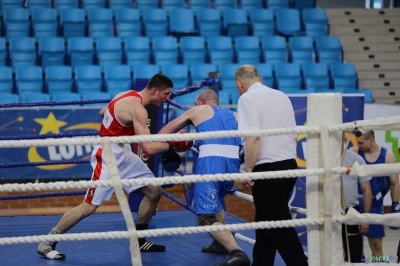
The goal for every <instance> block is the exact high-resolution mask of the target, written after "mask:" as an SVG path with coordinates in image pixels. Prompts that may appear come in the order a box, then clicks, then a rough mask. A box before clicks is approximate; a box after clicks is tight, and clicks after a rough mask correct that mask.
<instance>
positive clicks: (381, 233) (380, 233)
mask: <svg viewBox="0 0 400 266" xmlns="http://www.w3.org/2000/svg"><path fill="white" fill-rule="evenodd" d="M379 194H380V193H378V197H377V196H375V195H372V203H371V211H370V213H375V214H383V197H382V195H379ZM377 198H378V199H377ZM358 202H359V208H360V213H363V212H364V202H363V198H362V197H359V198H358ZM365 236H367V237H371V238H382V237H385V227H384V226H383V225H381V224H370V225H369V230H368V232H367V233H366V234H365Z"/></svg>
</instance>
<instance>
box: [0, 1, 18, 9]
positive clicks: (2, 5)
mask: <svg viewBox="0 0 400 266" xmlns="http://www.w3.org/2000/svg"><path fill="white" fill-rule="evenodd" d="M21 4H22V1H15V0H1V1H0V9H1V10H5V9H7V8H21V7H22V5H21Z"/></svg>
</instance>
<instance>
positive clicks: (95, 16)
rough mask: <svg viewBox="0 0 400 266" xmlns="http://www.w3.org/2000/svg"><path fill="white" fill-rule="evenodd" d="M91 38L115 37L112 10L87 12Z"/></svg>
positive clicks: (104, 9) (100, 9) (101, 9)
mask: <svg viewBox="0 0 400 266" xmlns="http://www.w3.org/2000/svg"><path fill="white" fill-rule="evenodd" d="M87 15H88V16H87V17H88V29H89V31H88V33H89V36H91V37H93V38H96V37H103V36H114V23H113V14H112V10H111V9H108V8H92V9H89V10H87Z"/></svg>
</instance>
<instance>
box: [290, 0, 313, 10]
mask: <svg viewBox="0 0 400 266" xmlns="http://www.w3.org/2000/svg"><path fill="white" fill-rule="evenodd" d="M315 5H316V0H291V6H292V7H293V8H296V9H299V10H303V9H307V8H315Z"/></svg>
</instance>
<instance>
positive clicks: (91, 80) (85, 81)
mask: <svg viewBox="0 0 400 266" xmlns="http://www.w3.org/2000/svg"><path fill="white" fill-rule="evenodd" d="M74 72H75V83H76V87H77V90H78V92H79V93H86V92H101V89H102V79H101V67H100V66H77V67H75V71H74Z"/></svg>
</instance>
